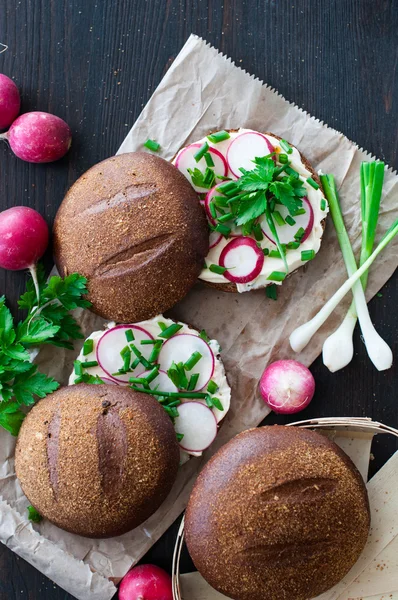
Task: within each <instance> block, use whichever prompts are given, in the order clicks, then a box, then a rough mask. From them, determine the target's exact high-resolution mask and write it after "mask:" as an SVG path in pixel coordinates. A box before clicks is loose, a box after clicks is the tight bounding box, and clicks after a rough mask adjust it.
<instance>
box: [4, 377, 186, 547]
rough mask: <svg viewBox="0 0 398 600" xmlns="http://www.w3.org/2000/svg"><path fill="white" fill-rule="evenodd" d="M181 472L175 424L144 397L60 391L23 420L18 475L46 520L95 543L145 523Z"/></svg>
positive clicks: (100, 390)
mask: <svg viewBox="0 0 398 600" xmlns="http://www.w3.org/2000/svg"><path fill="white" fill-rule="evenodd" d="M178 465H179V447H178V443H177V440H176V435H175V431H174V427H173V424H172V422H171V420H170V418H169V417H168V415H167V414H166V413H165V411H164V410H163V408H162V407H161V406H160V405H159V403H158V402H157V401H156V400H155V399H154V398H152V397H151V396H147V395H146V394H140V393H138V392H134V391H132V390H130V389H128V388H125V387H118V386H112V385H87V384H79V385H76V386H70V387H64V388H61V389H59V390H58V391H56V392H55V393H53V394H51V395H50V396H47V398H45V399H44V400H40V402H38V403H37V404H36V406H34V407H33V408H32V410H31V411H30V413H29V414H28V416H27V417H26V419H25V421H24V423H23V425H22V427H21V431H20V433H19V437H18V441H17V447H16V452H15V470H16V474H17V477H18V479H19V481H20V483H21V486H22V489H23V491H24V494H25V495H26V497H27V498H28V499H29V502H30V503H31V504H32V505H33V506H34V507H35V508H36V509H37V510H38V511H39V513H40V514H41V515H43V516H44V517H46V518H47V519H48V520H49V521H51V522H52V523H54V524H55V525H57V526H58V527H61V529H65V530H66V531H70V532H72V533H76V534H79V535H83V536H86V537H92V538H105V537H113V536H116V535H120V534H122V533H125V532H127V531H130V530H131V529H134V527H137V526H138V525H140V523H142V522H143V521H145V519H147V518H148V517H150V516H151V515H152V514H153V513H154V512H155V511H156V510H157V508H158V507H159V506H160V505H161V504H162V502H163V500H164V499H165V498H166V496H167V495H168V493H169V491H170V489H171V487H172V485H173V483H174V481H175V478H176V476H177V470H178Z"/></svg>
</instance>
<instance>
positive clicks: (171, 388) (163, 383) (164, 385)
mask: <svg viewBox="0 0 398 600" xmlns="http://www.w3.org/2000/svg"><path fill="white" fill-rule="evenodd" d="M148 373H150V371H145V373H141V375H140V377H145V375H148ZM149 387H150V389H151V390H154V389H155V388H156V389H158V390H160V391H161V392H178V387H177V386H176V385H174V383H173V382H172V381H171V379H170V377H169V376H168V375H167V373H166V372H165V371H161V370H159V373H158V376H157V377H155V379H154V380H153V381H151V382H150V383H149Z"/></svg>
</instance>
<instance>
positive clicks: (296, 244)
mask: <svg viewBox="0 0 398 600" xmlns="http://www.w3.org/2000/svg"><path fill="white" fill-rule="evenodd" d="M287 248H288V249H289V250H297V248H300V242H289V243H288V244H287Z"/></svg>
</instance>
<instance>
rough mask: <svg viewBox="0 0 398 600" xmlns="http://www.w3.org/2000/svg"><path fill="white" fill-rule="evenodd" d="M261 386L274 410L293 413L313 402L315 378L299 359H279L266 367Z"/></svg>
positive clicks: (265, 400) (266, 401)
mask: <svg viewBox="0 0 398 600" xmlns="http://www.w3.org/2000/svg"><path fill="white" fill-rule="evenodd" d="M259 387H260V393H261V395H262V397H263V400H264V402H265V403H266V404H268V406H269V407H270V408H272V410H273V411H274V412H276V413H280V414H293V413H296V412H299V411H300V410H303V409H304V408H305V407H306V406H308V404H309V403H310V402H311V400H312V397H313V395H314V392H315V380H314V377H313V375H312V373H311V371H310V370H309V369H307V367H306V366H304V365H303V364H301V363H300V362H298V361H297V360H277V361H276V362H274V363H271V364H270V365H269V366H268V367H267V368H266V369H265V371H264V373H263V374H262V376H261V379H260V385H259Z"/></svg>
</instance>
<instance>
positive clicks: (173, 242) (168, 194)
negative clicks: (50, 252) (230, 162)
mask: <svg viewBox="0 0 398 600" xmlns="http://www.w3.org/2000/svg"><path fill="white" fill-rule="evenodd" d="M208 248H209V237H208V228H207V222H206V217H205V215H204V212H203V210H202V208H201V206H200V203H199V199H198V196H197V194H196V193H195V191H194V190H193V189H192V187H191V185H190V184H189V182H188V181H187V180H186V179H185V177H184V176H183V175H182V174H181V173H180V172H179V171H178V170H177V169H176V168H175V167H174V166H172V165H171V164H170V163H168V162H167V161H165V160H163V159H162V158H159V157H157V156H153V155H150V154H148V153H143V152H133V153H129V154H121V155H119V156H114V157H112V158H108V159H107V160H104V161H103V162H101V163H99V164H97V165H95V166H94V167H92V168H91V169H89V171H87V172H86V173H85V174H84V175H82V176H81V177H80V179H78V181H77V182H76V183H75V184H74V185H73V186H72V187H71V189H70V190H69V192H68V193H67V195H66V196H65V198H64V200H63V202H62V204H61V206H60V208H59V210H58V213H57V216H56V218H55V223H54V255H55V262H56V265H57V268H58V271H59V272H60V274H61V275H62V276H65V275H67V274H68V273H73V272H78V273H80V274H81V275H84V276H85V277H87V279H88V290H89V295H88V299H89V300H90V301H91V302H92V304H93V307H92V310H93V311H94V312H96V313H97V314H99V315H101V316H102V317H104V318H107V319H111V320H114V321H117V322H121V323H135V322H138V321H143V320H145V319H149V318H151V317H153V316H155V315H157V314H160V313H163V312H164V311H166V310H167V309H169V308H171V307H172V306H174V304H176V302H178V301H179V300H181V299H182V298H183V297H184V296H185V295H186V294H187V293H188V291H189V290H190V288H191V287H192V285H193V284H194V283H195V282H196V280H197V278H198V276H199V273H200V271H201V269H202V267H203V262H204V259H205V256H206V254H207V252H208Z"/></svg>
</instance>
